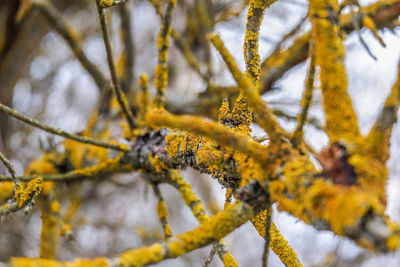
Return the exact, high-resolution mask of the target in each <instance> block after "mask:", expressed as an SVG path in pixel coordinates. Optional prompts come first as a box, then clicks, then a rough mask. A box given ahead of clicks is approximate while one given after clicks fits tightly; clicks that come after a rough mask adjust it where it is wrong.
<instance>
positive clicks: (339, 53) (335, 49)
mask: <svg viewBox="0 0 400 267" xmlns="http://www.w3.org/2000/svg"><path fill="white" fill-rule="evenodd" d="M338 11H339V4H338V2H337V0H324V1H310V18H311V23H312V34H313V38H314V42H315V64H316V65H317V66H319V67H320V68H321V88H322V96H323V104H324V105H323V107H324V111H325V118H326V133H327V134H328V136H329V138H330V141H331V142H337V141H346V142H350V143H354V142H356V141H357V139H358V138H359V137H360V130H359V129H358V122H357V116H356V114H355V111H354V109H353V104H352V100H351V98H350V95H349V94H348V92H347V77H346V71H345V68H344V62H343V60H344V46H343V44H342V39H341V37H340V32H339V31H340V28H339V17H338V16H339V14H338Z"/></svg>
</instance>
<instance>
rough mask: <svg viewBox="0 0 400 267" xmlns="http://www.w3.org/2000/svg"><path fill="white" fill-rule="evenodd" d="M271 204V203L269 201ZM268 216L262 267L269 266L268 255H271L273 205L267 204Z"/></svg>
mask: <svg viewBox="0 0 400 267" xmlns="http://www.w3.org/2000/svg"><path fill="white" fill-rule="evenodd" d="M268 202H269V201H268ZM267 205H268V207H267V216H266V218H265V236H264V239H265V245H264V253H263V256H262V267H267V266H268V254H269V243H270V242H271V233H270V229H271V217H272V205H271V203H268V204H267Z"/></svg>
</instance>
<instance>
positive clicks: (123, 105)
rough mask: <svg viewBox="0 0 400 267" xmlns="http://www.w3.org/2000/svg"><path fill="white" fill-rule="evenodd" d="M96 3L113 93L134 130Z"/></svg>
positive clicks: (102, 11)
mask: <svg viewBox="0 0 400 267" xmlns="http://www.w3.org/2000/svg"><path fill="white" fill-rule="evenodd" d="M96 3H97V11H98V14H99V21H100V26H101V32H102V33H103V40H104V45H105V47H106V52H107V63H108V68H109V69H110V74H111V80H112V83H113V89H114V93H115V95H116V97H117V100H118V103H119V105H120V106H121V109H122V112H123V114H124V115H125V117H126V119H127V121H128V124H129V127H130V128H131V129H135V128H136V127H137V126H138V125H137V122H136V120H135V118H134V117H133V114H132V111H131V110H130V108H129V105H128V101H127V99H126V97H125V94H124V92H123V91H122V90H121V88H120V86H119V82H118V78H117V72H116V70H115V65H114V60H113V56H112V49H111V41H110V36H109V34H108V29H107V23H106V18H105V16H104V10H103V8H102V7H101V6H100V5H99V2H98V1H97V0H96Z"/></svg>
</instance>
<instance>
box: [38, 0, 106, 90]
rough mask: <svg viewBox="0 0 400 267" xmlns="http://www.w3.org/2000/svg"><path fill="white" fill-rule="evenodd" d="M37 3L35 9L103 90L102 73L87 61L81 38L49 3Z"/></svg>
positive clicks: (104, 80)
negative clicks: (62, 39)
mask: <svg viewBox="0 0 400 267" xmlns="http://www.w3.org/2000/svg"><path fill="white" fill-rule="evenodd" d="M36 2H37V4H36V5H37V7H38V8H39V10H40V11H41V12H42V13H43V15H44V16H45V17H46V19H47V20H48V21H49V22H50V24H51V25H52V26H53V27H54V28H55V29H56V31H57V32H58V34H60V35H61V36H62V38H64V40H65V41H66V42H67V43H68V45H69V47H70V48H71V50H72V52H73V53H74V54H75V56H76V58H77V59H78V60H79V62H80V63H81V64H82V66H83V67H84V68H85V69H86V70H87V72H88V73H89V74H90V75H91V76H92V78H93V80H94V81H95V83H96V84H97V86H98V87H99V88H104V87H105V86H106V85H107V84H108V81H107V79H106V78H105V77H104V75H103V73H102V72H101V71H100V70H99V68H98V67H97V66H96V65H95V64H94V63H93V62H91V61H90V60H89V58H88V57H87V56H86V54H85V52H84V51H83V49H82V44H81V40H82V37H81V36H80V35H79V34H78V33H77V32H76V31H75V30H74V28H73V27H72V26H71V25H70V24H69V23H67V22H66V21H64V20H63V16H62V14H60V12H58V10H57V9H56V8H55V7H54V6H53V5H52V3H51V2H50V1H47V0H45V1H35V3H36Z"/></svg>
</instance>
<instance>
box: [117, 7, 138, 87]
mask: <svg viewBox="0 0 400 267" xmlns="http://www.w3.org/2000/svg"><path fill="white" fill-rule="evenodd" d="M118 10H119V16H120V17H121V26H120V28H121V39H122V42H123V43H124V52H123V53H124V54H123V55H122V56H123V57H124V60H123V62H124V64H123V71H122V77H121V88H122V90H123V91H124V92H125V93H127V92H128V91H129V90H130V89H131V86H132V83H133V79H134V76H133V72H134V65H135V62H134V55H135V45H134V42H133V35H132V27H131V16H130V6H129V3H126V4H125V5H122V6H121V7H120V8H119V9H118Z"/></svg>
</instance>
